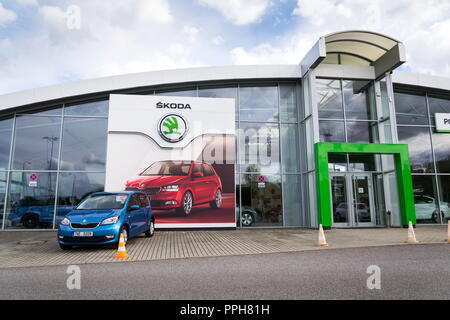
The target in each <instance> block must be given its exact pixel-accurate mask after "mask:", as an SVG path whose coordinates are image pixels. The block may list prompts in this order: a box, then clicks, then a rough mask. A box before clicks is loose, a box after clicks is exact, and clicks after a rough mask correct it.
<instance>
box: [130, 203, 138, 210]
mask: <svg viewBox="0 0 450 320" xmlns="http://www.w3.org/2000/svg"><path fill="white" fill-rule="evenodd" d="M139 208H140V207H139V206H138V205H136V204H135V205H132V206H130V210H131V211H133V210H138V209H139Z"/></svg>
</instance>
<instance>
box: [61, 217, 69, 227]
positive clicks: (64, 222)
mask: <svg viewBox="0 0 450 320" xmlns="http://www.w3.org/2000/svg"><path fill="white" fill-rule="evenodd" d="M61 224H62V225H63V226H68V225H70V220H69V219H67V218H64V219H63V220H62V221H61Z"/></svg>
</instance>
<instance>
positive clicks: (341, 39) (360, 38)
mask: <svg viewBox="0 0 450 320" xmlns="http://www.w3.org/2000/svg"><path fill="white" fill-rule="evenodd" d="M324 38H325V44H326V51H327V54H328V53H342V54H349V55H352V56H356V57H359V58H362V59H364V60H367V61H369V62H371V63H373V62H375V61H377V60H378V59H380V58H381V57H382V56H383V55H384V54H385V53H387V52H388V51H389V50H391V49H392V48H394V47H395V46H396V45H397V44H399V43H400V41H397V40H395V39H393V38H391V37H388V36H385V35H382V34H379V33H375V32H370V31H357V30H355V31H342V32H335V33H331V34H329V35H327V36H325V37H324Z"/></svg>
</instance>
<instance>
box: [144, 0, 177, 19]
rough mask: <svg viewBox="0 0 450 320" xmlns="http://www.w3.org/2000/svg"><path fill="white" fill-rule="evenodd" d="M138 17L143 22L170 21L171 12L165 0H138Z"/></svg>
mask: <svg viewBox="0 0 450 320" xmlns="http://www.w3.org/2000/svg"><path fill="white" fill-rule="evenodd" d="M136 10H137V13H138V14H137V15H138V19H139V20H140V21H143V22H156V23H161V24H165V23H170V22H172V19H173V18H172V14H171V12H170V6H169V2H168V1H167V0H150V1H149V0H138V3H137V9H136Z"/></svg>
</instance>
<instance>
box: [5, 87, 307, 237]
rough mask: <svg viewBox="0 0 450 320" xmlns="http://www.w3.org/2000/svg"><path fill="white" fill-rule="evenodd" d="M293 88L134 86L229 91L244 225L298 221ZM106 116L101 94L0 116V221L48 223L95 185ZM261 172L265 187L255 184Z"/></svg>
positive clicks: (203, 93)
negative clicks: (247, 221)
mask: <svg viewBox="0 0 450 320" xmlns="http://www.w3.org/2000/svg"><path fill="white" fill-rule="evenodd" d="M299 88H300V84H299V83H298V82H294V81H285V80H280V81H277V80H270V81H264V82H253V83H249V82H239V83H237V82H228V83H222V84H220V85H215V86H208V85H203V84H202V85H195V84H193V85H190V86H188V87H178V88H176V89H170V88H164V89H162V88H161V89H159V88H154V89H149V90H145V91H141V92H136V93H138V94H151V95H175V96H198V97H218V98H220V97H221V98H234V99H235V101H236V129H237V159H238V163H237V166H236V172H235V175H236V193H237V207H238V208H240V210H238V212H246V211H247V212H251V213H252V214H253V215H254V216H255V218H256V221H255V223H254V224H253V225H252V227H265V226H279V227H282V226H286V227H288V226H304V225H305V217H304V214H303V212H302V210H301V201H300V199H299V194H300V193H301V192H300V191H301V177H300V162H299V147H300V143H299V125H298V118H299V116H298V111H299V110H300V109H301V108H300V107H299V106H298V103H297V100H298V91H299ZM129 93H133V90H131V91H130V92H129ZM25 110H26V109H25ZM107 116H108V100H104V99H103V100H97V101H95V100H94V101H87V102H86V101H83V102H71V103H67V104H66V103H65V102H64V101H62V103H61V104H58V105H56V106H50V105H45V106H42V107H40V108H39V109H38V110H36V109H34V110H33V111H30V112H27V111H20V113H15V114H13V115H9V116H6V115H5V116H4V118H1V120H0V130H1V132H2V134H1V136H0V139H1V140H2V141H1V146H0V206H1V207H0V208H1V209H0V212H2V213H3V212H4V216H3V217H2V219H1V223H2V228H3V229H20V228H26V227H28V228H34V229H51V228H55V227H57V225H58V223H59V221H61V220H62V217H63V216H64V215H65V214H66V213H67V212H68V211H69V210H70V208H71V207H72V206H73V205H76V204H77V203H78V202H79V201H80V200H81V199H82V198H83V197H84V196H85V195H86V194H88V193H90V192H93V191H100V190H102V189H103V186H104V178H105V161H106V135H107V119H108V118H107ZM286 150H288V151H286ZM261 176H263V177H264V179H265V181H266V185H265V188H259V187H258V181H259V178H260V177H261ZM35 181H36V182H35ZM30 213H33V214H30ZM55 213H56V214H55Z"/></svg>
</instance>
